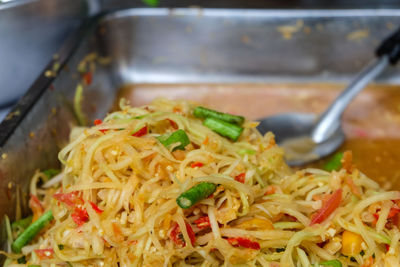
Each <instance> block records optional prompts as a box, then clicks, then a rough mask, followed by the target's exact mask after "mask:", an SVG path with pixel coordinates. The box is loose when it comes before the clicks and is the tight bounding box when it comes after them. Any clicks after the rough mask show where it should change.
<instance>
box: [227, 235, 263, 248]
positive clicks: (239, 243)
mask: <svg viewBox="0 0 400 267" xmlns="http://www.w3.org/2000/svg"><path fill="white" fill-rule="evenodd" d="M227 240H228V242H229V243H230V244H231V245H232V246H234V247H244V248H251V249H257V250H258V249H260V248H261V247H260V244H259V243H258V242H255V241H251V240H250V239H248V238H244V237H230V238H228V239H227Z"/></svg>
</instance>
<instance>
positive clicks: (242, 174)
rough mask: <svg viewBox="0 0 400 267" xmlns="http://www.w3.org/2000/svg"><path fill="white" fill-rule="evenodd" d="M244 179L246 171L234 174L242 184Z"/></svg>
mask: <svg viewBox="0 0 400 267" xmlns="http://www.w3.org/2000/svg"><path fill="white" fill-rule="evenodd" d="M245 179H246V173H244V172H242V173H241V174H238V175H236V176H235V180H236V181H238V182H239V183H242V184H244V181H245Z"/></svg>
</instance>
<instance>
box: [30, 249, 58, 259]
mask: <svg viewBox="0 0 400 267" xmlns="http://www.w3.org/2000/svg"><path fill="white" fill-rule="evenodd" d="M34 251H35V253H36V255H38V257H39V258H40V259H41V260H44V259H51V258H53V254H54V250H53V249H52V248H45V249H35V250H34Z"/></svg>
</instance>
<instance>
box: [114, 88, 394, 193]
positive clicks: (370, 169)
mask: <svg viewBox="0 0 400 267" xmlns="http://www.w3.org/2000/svg"><path fill="white" fill-rule="evenodd" d="M343 88H344V85H341V84H325V83H324V84H318V83H301V84H283V83H282V84H280V83H271V84H135V85H126V86H124V87H122V88H121V90H120V91H119V97H125V98H127V99H128V100H129V101H130V102H131V104H132V105H134V106H140V105H145V104H147V103H149V102H150V101H152V100H153V99H154V98H157V97H165V98H169V99H186V100H192V101H196V102H198V103H200V104H203V105H207V106H209V107H211V108H215V109H218V110H221V111H224V112H229V113H233V114H241V115H244V116H246V117H248V118H250V119H257V118H262V117H265V116H269V115H273V114H278V113H283V112H312V113H321V112H322V111H323V110H324V109H325V108H326V107H327V106H328V105H329V104H330V103H331V102H332V100H333V99H334V98H335V97H336V96H337V95H338V94H339V93H340V92H341V90H343ZM343 130H344V132H345V134H346V138H347V140H346V142H345V143H344V144H343V146H342V147H341V148H340V150H352V151H353V158H354V162H355V164H356V166H357V167H358V168H359V169H360V170H361V171H362V172H364V173H365V174H366V175H367V176H369V177H371V178H373V179H375V180H376V181H378V182H379V183H380V184H381V185H382V186H384V187H385V188H388V187H391V188H395V189H400V86H397V85H370V86H368V87H367V88H366V89H365V90H364V91H363V92H362V93H361V94H360V95H358V96H357V98H356V99H355V100H354V101H353V102H352V103H351V104H350V106H349V107H348V108H347V110H346V112H345V114H344V116H343ZM323 162H324V161H321V162H318V163H315V164H313V165H314V166H315V165H319V166H320V165H321V164H323ZM390 184H391V186H390Z"/></svg>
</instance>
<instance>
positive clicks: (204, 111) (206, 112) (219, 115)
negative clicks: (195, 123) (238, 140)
mask: <svg viewBox="0 0 400 267" xmlns="http://www.w3.org/2000/svg"><path fill="white" fill-rule="evenodd" d="M193 115H194V116H196V117H198V118H204V119H206V118H214V119H217V120H221V121H226V122H229V123H233V124H238V125H242V124H243V122H244V117H243V116H237V115H232V114H228V113H223V112H219V111H216V110H212V109H208V108H205V107H196V108H195V109H194V110H193Z"/></svg>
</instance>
